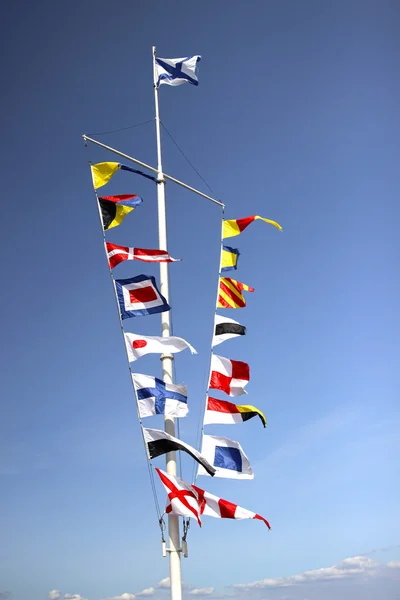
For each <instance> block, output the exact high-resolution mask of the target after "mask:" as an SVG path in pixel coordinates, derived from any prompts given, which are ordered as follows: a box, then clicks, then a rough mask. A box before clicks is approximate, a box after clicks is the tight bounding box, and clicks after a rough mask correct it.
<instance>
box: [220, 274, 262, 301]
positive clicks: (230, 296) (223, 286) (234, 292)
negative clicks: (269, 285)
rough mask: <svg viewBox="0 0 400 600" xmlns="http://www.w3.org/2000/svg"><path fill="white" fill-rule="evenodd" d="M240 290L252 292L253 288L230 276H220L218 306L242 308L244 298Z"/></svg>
mask: <svg viewBox="0 0 400 600" xmlns="http://www.w3.org/2000/svg"><path fill="white" fill-rule="evenodd" d="M242 291H245V292H254V288H252V287H250V286H248V285H246V284H245V283H242V282H241V281H236V279H231V278H230V277H220V278H219V294H218V308H244V307H245V306H246V300H245V299H244V296H243V294H242Z"/></svg>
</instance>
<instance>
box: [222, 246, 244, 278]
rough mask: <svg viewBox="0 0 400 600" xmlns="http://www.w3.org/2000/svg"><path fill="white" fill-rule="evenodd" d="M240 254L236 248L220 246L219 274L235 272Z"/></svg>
mask: <svg viewBox="0 0 400 600" xmlns="http://www.w3.org/2000/svg"><path fill="white" fill-rule="evenodd" d="M239 256H240V252H239V250H238V249H237V248H231V247H230V246H222V253H221V273H226V272H227V271H236V269H237V263H238V260H239Z"/></svg>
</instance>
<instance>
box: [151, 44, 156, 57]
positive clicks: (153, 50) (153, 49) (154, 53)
mask: <svg viewBox="0 0 400 600" xmlns="http://www.w3.org/2000/svg"><path fill="white" fill-rule="evenodd" d="M151 51H152V52H153V56H155V55H156V47H155V46H153V47H152V49H151Z"/></svg>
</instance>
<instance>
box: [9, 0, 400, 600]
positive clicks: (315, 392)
mask: <svg viewBox="0 0 400 600" xmlns="http://www.w3.org/2000/svg"><path fill="white" fill-rule="evenodd" d="M399 17H400V7H399V4H398V3H397V2H395V1H389V0H380V1H378V0H376V1H371V0H364V1H361V0H360V1H355V0H350V1H347V2H344V1H341V0H339V1H338V2H335V3H328V2H319V1H317V0H304V2H279V1H267V2H263V1H262V0H253V1H251V2H248V3H246V5H244V3H243V2H239V1H236V0H234V1H228V0H220V2H218V3H215V2H211V1H208V0H205V1H204V2H201V3H193V2H189V3H183V2H179V1H171V0H170V1H169V2H168V3H164V2H161V1H154V2H152V3H144V2H143V3H138V2H127V1H120V2H116V3H114V4H113V5H112V4H110V3H109V2H104V0H98V1H97V2H93V1H92V0H86V1H85V2H82V3H81V2H77V1H75V2H70V3H68V5H67V4H60V3H57V2H56V3H55V2H50V1H48V0H44V1H43V2H41V3H39V4H32V3H29V2H26V1H23V0H21V1H20V2H16V3H9V4H8V5H7V8H6V9H5V10H4V11H3V19H2V25H1V27H2V36H1V44H2V45H3V54H4V55H5V56H6V57H7V60H6V61H5V62H4V63H3V66H2V72H3V82H4V83H3V92H2V136H1V140H0V143H1V146H2V162H1V171H2V182H3V198H4V200H3V207H4V208H3V212H4V217H5V219H4V221H5V227H4V228H3V244H2V245H3V252H2V261H3V278H4V285H3V289H4V293H3V295H2V297H1V300H0V302H1V311H0V315H1V331H2V339H1V344H2V356H3V367H4V368H3V380H2V399H1V409H2V410H1V413H2V418H1V420H0V433H1V436H0V477H1V490H2V492H1V494H0V529H1V531H2V534H1V539H0V592H1V594H0V597H1V598H7V597H12V600H28V598H29V600H43V599H46V598H47V597H48V593H49V592H51V593H50V595H49V598H50V600H58V598H61V599H65V600H80V598H85V599H88V600H103V599H105V598H114V597H118V596H120V597H121V600H133V599H134V597H135V595H136V597H139V598H140V597H142V596H141V595H140V592H141V591H142V592H143V590H147V591H145V592H144V597H146V596H148V597H154V598H155V599H156V600H158V599H162V598H166V597H167V596H168V587H167V582H166V581H165V578H167V577H168V562H167V560H166V559H163V558H162V557H161V545H160V538H159V530H158V524H157V519H156V512H155V509H154V505H153V498H152V493H151V487H150V482H149V478H148V474H147V467H146V461H145V454H144V449H143V446H142V442H141V438H140V430H139V426H138V423H137V418H136V414H135V407H134V403H133V397H132V388H131V383H130V381H129V374H128V370H127V365H126V359H125V356H124V348H123V343H122V339H121V334H120V331H119V325H118V319H117V315H116V311H115V303H114V297H113V292H112V287H111V284H110V278H109V275H108V272H107V263H106V260H105V257H104V252H103V246H102V235H101V230H100V227H99V222H98V216H97V209H96V204H95V199H94V195H93V189H92V186H91V181H90V174H89V169H88V161H89V160H91V161H93V162H97V161H101V160H113V157H112V155H110V154H107V153H106V152H104V151H102V150H99V149H96V148H94V147H88V148H86V149H85V147H84V145H83V143H82V140H81V137H80V136H81V134H82V133H84V132H105V131H113V130H116V129H120V128H124V127H127V126H129V125H133V124H136V123H141V122H144V121H147V120H149V119H152V118H153V116H154V106H153V90H152V71H151V69H152V64H151V46H152V45H156V46H157V48H158V54H159V55H160V56H163V57H176V56H186V55H191V54H201V55H202V62H201V64H200V73H199V81H200V85H199V87H198V88H194V87H193V86H189V85H185V86H181V87H179V88H170V87H168V86H163V87H162V89H161V91H160V103H161V118H162V120H163V122H164V124H165V126H166V127H167V128H168V130H169V131H170V132H171V133H172V135H173V136H174V137H175V138H176V140H177V141H178V143H179V144H180V146H181V147H182V148H183V149H184V151H185V153H186V155H187V156H188V157H189V158H190V160H191V161H192V163H193V164H194V165H195V166H196V168H197V170H198V171H199V172H200V173H201V174H202V176H203V177H204V179H205V180H206V181H207V182H208V184H209V185H210V186H211V187H212V189H213V190H214V192H213V193H214V195H215V196H217V197H218V198H221V199H222V201H223V202H224V203H225V204H226V217H227V218H239V217H244V216H247V215H252V214H261V215H262V216H265V217H268V218H272V219H275V220H277V221H279V222H280V223H281V224H282V225H283V227H284V231H283V233H279V232H278V231H277V230H276V229H274V228H272V227H270V226H268V225H266V224H263V223H260V222H258V223H255V224H254V225H252V226H251V228H250V229H248V230H247V231H246V232H244V233H243V234H242V235H241V236H240V237H238V238H233V239H232V244H231V245H233V246H235V247H238V248H239V249H240V252H241V257H240V267H239V270H238V272H237V273H238V279H239V280H241V281H244V282H245V283H247V284H249V285H251V286H253V287H254V288H255V289H256V292H255V293H254V294H248V296H247V301H248V307H247V308H246V309H243V310H240V311H239V310H238V311H230V312H228V311H226V312H225V314H226V315H227V316H230V317H233V318H237V319H238V320H240V322H242V323H243V324H245V325H246V326H247V329H248V332H247V336H246V337H245V338H244V339H239V340H232V341H229V342H226V343H225V344H224V345H223V346H222V345H221V346H219V347H218V349H220V353H221V354H222V355H223V356H227V357H229V358H233V359H237V360H244V361H246V362H248V363H249V364H250V366H251V373H252V378H251V382H250V383H249V385H248V386H247V390H248V396H247V397H246V401H248V402H249V403H252V404H255V405H256V406H258V407H260V408H261V409H262V410H263V411H264V412H265V414H266V416H267V418H268V422H269V425H268V427H267V429H266V430H263V429H262V427H261V426H260V423H259V422H258V420H257V421H256V420H255V419H253V420H252V421H250V422H248V423H245V424H243V425H238V426H235V427H233V426H232V427H228V426H225V427H223V426H219V427H213V428H212V429H211V427H210V432H211V431H212V432H213V433H216V434H218V433H220V434H221V435H226V436H228V437H232V438H234V439H237V440H239V441H240V443H241V444H242V446H243V448H244V450H245V452H246V454H247V455H248V456H249V458H250V460H251V462H252V465H253V468H254V471H255V479H254V480H253V481H250V482H238V481H229V480H224V479H215V480H213V479H211V478H205V477H202V478H201V479H199V481H198V483H199V485H200V486H201V487H205V488H206V489H208V490H210V491H211V492H212V493H215V494H217V495H219V496H221V497H223V498H226V499H228V500H230V501H232V502H236V503H238V504H240V505H242V506H244V507H246V508H248V509H250V510H254V511H256V512H258V513H260V514H262V515H263V516H265V517H266V518H267V519H268V520H269V521H270V522H271V525H272V530H271V532H267V530H266V528H265V527H264V526H263V524H262V523H259V522H253V521H243V522H233V521H224V520H214V519H208V520H207V519H206V518H204V523H203V528H202V530H199V529H198V528H197V525H196V524H193V525H192V528H191V530H190V534H189V538H188V542H189V553H190V556H189V558H188V559H185V560H184V561H183V579H184V581H185V586H186V587H185V595H186V597H187V598H190V597H192V596H200V597H201V596H208V597H210V598H221V597H231V598H232V599H234V600H236V599H238V600H241V599H242V598H252V599H254V600H283V598H285V599H286V600H320V598H322V597H323V598H324V600H336V599H337V598H339V597H340V598H341V600H353V599H354V597H363V598H365V599H366V600H378V599H379V600H381V599H382V598H383V597H384V598H385V600H392V599H394V598H396V597H397V596H396V593H397V594H398V590H399V589H400V568H399V567H400V562H399V561H400V546H399V545H400V521H399V516H398V497H399V492H400V489H399V483H398V481H399V468H398V456H399V451H400V444H399V436H398V429H399V408H398V407H399V404H398V389H399V379H400V378H399V369H398V364H399V358H400V357H399V345H398V339H399V333H400V327H399V320H398V317H397V315H398V305H399V296H400V293H399V292H400V286H399V283H400V280H399V274H398V259H399V242H398V220H399V216H400V215H399V208H398V189H399V184H400V175H399V169H398V159H399V151H398V149H399V145H398V140H399V133H400V131H399V128H400V123H399V108H398V106H399V100H400V98H399V96H400V86H399V79H398V72H399V66H400V65H399V62H400V52H399V41H398V24H399ZM154 133H155V132H154V125H153V123H148V124H146V125H142V126H140V127H137V128H134V129H128V130H125V131H121V132H119V133H115V134H111V135H99V136H98V139H100V140H102V141H104V142H105V143H107V144H110V145H111V146H115V147H118V148H119V149H121V150H122V151H123V152H127V153H128V154H132V155H134V156H136V157H139V158H140V159H142V160H143V161H145V162H148V163H150V164H155V162H156V152H155V134H154ZM163 150H164V164H165V170H166V172H167V173H169V174H171V175H174V176H176V177H179V178H181V179H183V180H184V181H186V182H187V183H189V184H191V185H194V186H198V187H199V188H201V189H202V190H204V191H205V192H207V188H206V187H205V185H204V183H203V182H202V181H201V180H200V179H199V178H198V176H197V175H196V173H195V172H194V171H193V170H192V169H191V167H190V165H189V164H188V163H187V162H186V161H185V160H184V158H183V157H182V156H181V154H180V153H179V152H178V150H177V149H176V147H175V146H174V144H173V143H172V142H171V140H170V139H169V138H168V136H166V135H163ZM104 189H107V192H108V193H109V194H112V193H137V194H139V195H140V196H142V197H143V198H144V203H143V205H142V206H140V207H139V208H138V209H137V210H135V212H134V213H133V214H131V215H129V216H128V217H127V218H126V219H125V221H124V223H123V224H122V225H121V226H120V227H118V228H117V229H114V230H112V232H110V233H109V235H108V239H109V240H110V241H112V242H114V243H117V244H118V243H119V244H122V245H131V246H136V247H149V248H156V247H157V215H156V190H155V189H154V185H153V184H152V183H151V182H148V181H145V180H142V179H141V178H138V177H136V176H134V175H131V174H129V173H118V174H117V175H116V176H115V177H114V179H113V180H112V182H111V183H110V184H109V185H108V186H107V188H104ZM167 203H168V235H169V250H170V252H171V254H172V256H175V257H181V258H183V262H182V263H176V264H173V265H171V268H170V274H171V290H172V298H171V304H172V308H173V310H172V315H173V323H174V333H175V334H176V335H179V336H182V337H184V338H185V339H187V340H188V341H189V342H190V343H192V344H193V345H194V346H195V348H196V349H197V350H198V352H199V354H198V355H197V356H191V355H190V354H189V353H188V352H185V353H182V354H179V355H177V357H176V361H175V363H176V378H177V382H179V383H185V384H186V385H187V386H188V389H189V406H190V414H189V416H188V418H187V419H184V420H182V422H181V435H182V438H183V439H184V440H185V441H187V442H189V443H192V444H194V443H195V441H196V432H197V427H198V423H199V419H200V414H201V407H202V403H203V401H204V392H205V386H206V378H207V370H208V360H209V351H210V341H211V334H212V314H213V307H214V302H215V292H216V280H217V270H218V253H219V248H218V246H219V227H220V218H221V213H220V211H219V209H218V208H217V207H216V206H214V205H212V204H211V203H208V202H207V201H206V200H202V199H201V198H199V197H197V196H194V195H192V194H189V193H188V192H186V191H184V190H183V189H181V188H178V187H176V186H174V185H173V184H169V185H168V187H167ZM117 269H118V271H117V270H116V275H117V276H121V277H124V276H133V275H137V274H140V273H146V274H150V275H155V276H156V277H157V278H158V267H157V265H149V266H146V265H145V266H143V265H140V264H139V263H129V264H125V265H121V266H120V267H117ZM126 329H127V330H128V331H135V332H137V333H140V334H148V335H158V334H159V331H160V326H159V316H158V315H155V316H151V317H143V318H137V319H130V320H129V322H127V323H126ZM137 370H138V371H139V372H142V373H147V374H150V375H151V374H152V375H159V374H160V364H159V359H158V357H156V356H146V357H144V358H142V359H141V360H140V362H138V363H137ZM161 423H162V422H161V418H158V417H157V418H152V419H148V425H149V426H150V427H159V426H160V427H161ZM182 463H183V473H184V476H186V477H187V478H190V475H191V470H192V465H191V462H190V461H189V460H187V459H186V457H184V458H183V460H182ZM163 464H164V462H163V460H162V459H158V460H157V461H156V465H157V466H160V467H163ZM158 489H159V500H160V502H161V504H162V503H163V502H164V499H163V494H162V492H161V489H160V488H158ZM343 561H344V562H343ZM321 569H322V570H321ZM326 569H327V570H326ZM295 575H298V576H299V577H297V578H293V576H295ZM160 582H162V583H161V584H160ZM260 582H261V583H260ZM124 594H125V595H124ZM121 595H122V596H121Z"/></svg>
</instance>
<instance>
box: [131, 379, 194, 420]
mask: <svg viewBox="0 0 400 600" xmlns="http://www.w3.org/2000/svg"><path fill="white" fill-rule="evenodd" d="M132 381H133V385H134V386H135V391H136V395H137V399H138V408H139V414H140V416H141V418H143V417H152V416H153V415H169V416H170V417H186V415H187V413H188V407H187V389H186V386H184V385H176V384H172V383H165V382H164V381H162V380H161V379H157V377H151V376H150V375H142V374H141V373H132Z"/></svg>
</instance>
